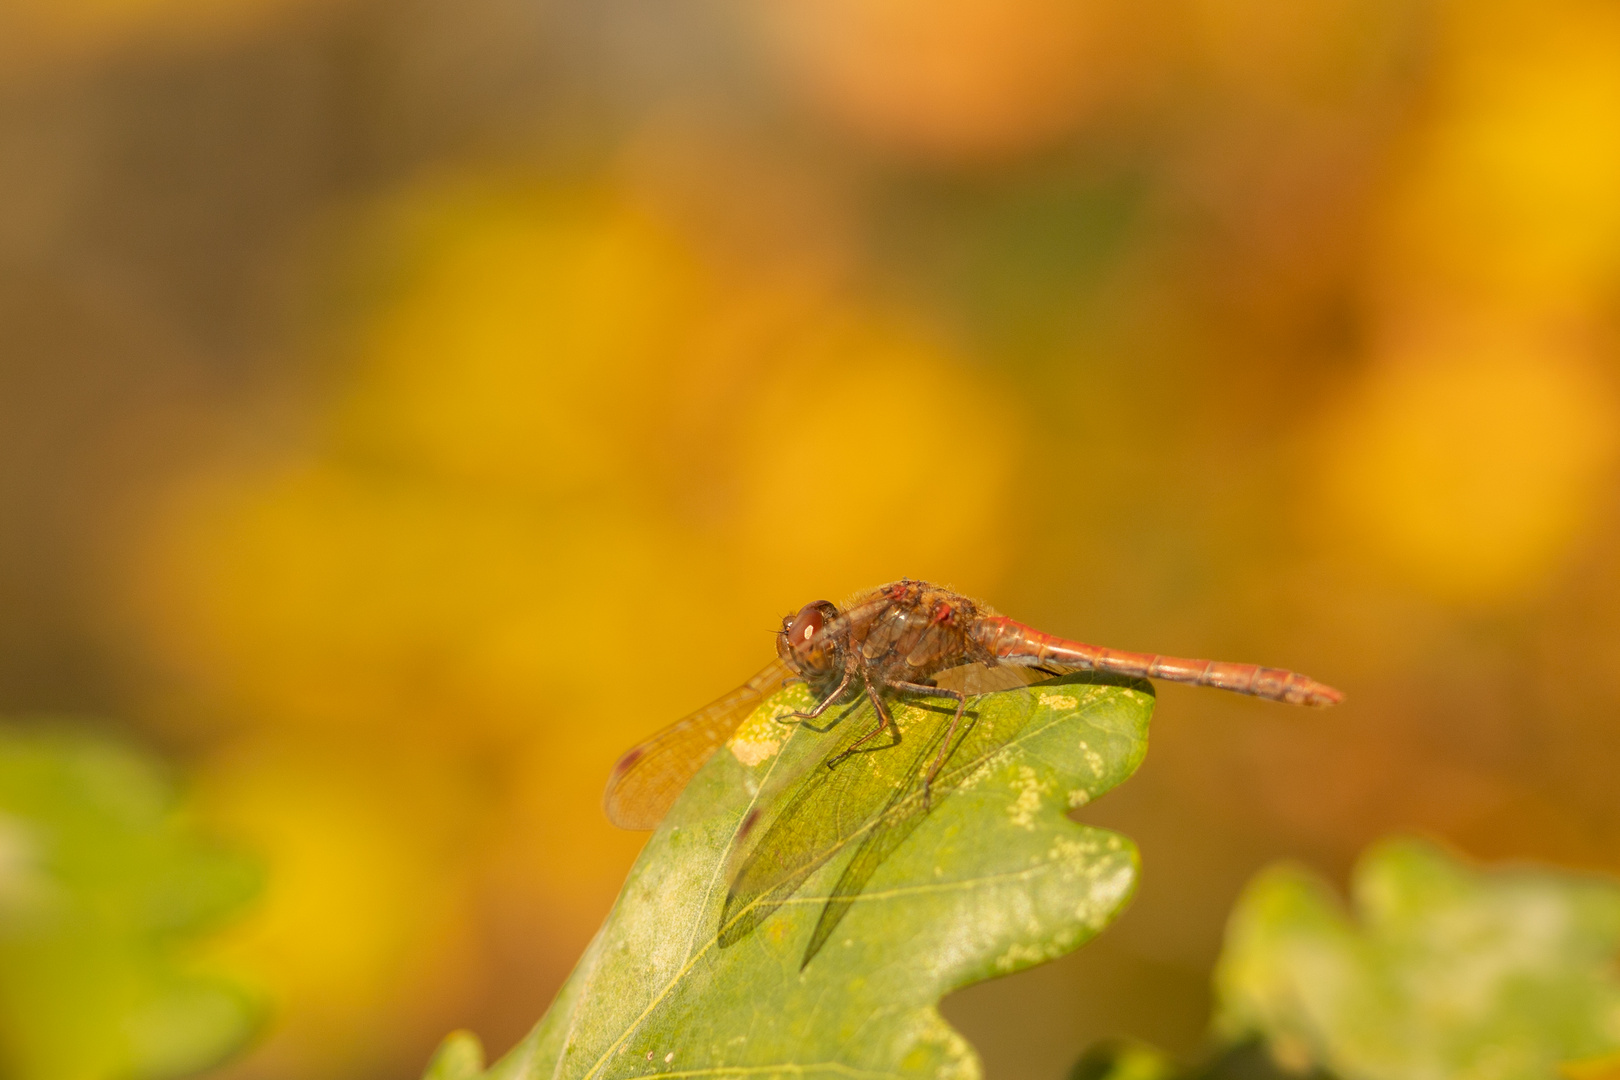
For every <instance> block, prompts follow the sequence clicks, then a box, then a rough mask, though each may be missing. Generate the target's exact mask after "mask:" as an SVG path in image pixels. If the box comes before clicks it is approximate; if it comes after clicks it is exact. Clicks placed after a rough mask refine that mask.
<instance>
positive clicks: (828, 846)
mask: <svg viewBox="0 0 1620 1080" xmlns="http://www.w3.org/2000/svg"><path fill="white" fill-rule="evenodd" d="M886 700H887V702H888V704H889V706H890V711H891V713H893V714H894V716H895V719H896V721H897V722H898V723H899V725H900V728H901V736H902V737H901V741H900V743H899V744H898V745H897V744H895V743H894V742H893V741H891V740H890V739H889V738H888V736H886V735H878V736H877V737H876V738H873V739H871V740H870V741H869V742H866V743H865V744H864V745H863V746H862V747H861V748H860V750H858V751H857V752H855V753H853V754H851V755H850V756H849V757H847V758H845V759H843V760H842V761H839V762H838V764H837V766H836V767H826V766H825V763H826V762H828V761H831V760H834V759H836V758H837V756H838V755H839V754H841V753H843V752H844V751H845V750H847V749H849V747H850V746H851V744H853V743H855V742H856V741H857V740H860V739H861V738H862V737H863V736H866V735H868V734H869V733H870V732H871V731H872V730H873V728H874V727H875V726H876V724H877V714H876V710H874V709H873V708H872V707H871V705H870V704H868V703H866V702H861V704H860V705H859V707H857V708H856V709H855V711H853V712H852V713H851V714H850V715H849V716H848V717H847V718H845V719H844V720H842V721H840V722H839V724H838V726H837V727H836V728H835V729H834V731H833V732H831V733H829V734H828V735H826V736H825V737H823V738H822V739H821V740H820V742H819V743H818V744H817V746H816V747H815V749H814V751H813V753H812V754H811V755H810V756H809V758H808V760H810V761H813V762H814V767H812V768H811V770H810V771H809V772H808V774H802V773H797V772H795V773H794V774H792V775H794V777H795V780H796V786H794V787H791V788H790V789H788V790H785V791H783V792H781V795H780V797H778V798H774V799H767V798H764V797H762V798H761V799H760V800H759V804H758V805H759V807H760V811H759V812H757V813H751V814H750V815H749V817H748V818H746V819H744V821H743V824H742V827H741V828H740V829H739V831H738V845H737V846H736V847H735V848H734V849H733V856H732V864H731V867H730V873H729V878H730V881H731V889H730V892H729V893H728V895H727V896H726V902H725V906H724V908H723V909H722V911H721V916H720V945H721V947H722V948H724V947H726V946H729V945H732V944H735V943H736V942H738V941H740V940H742V939H743V938H744V937H746V936H747V935H748V934H749V933H750V932H751V931H752V930H753V929H754V927H756V926H758V925H759V924H760V923H761V922H763V921H764V920H765V919H766V918H768V917H769V916H770V915H771V913H772V912H774V911H775V910H776V909H777V908H779V907H781V906H782V905H783V904H784V903H786V902H787V901H788V900H789V899H790V898H791V897H792V896H793V894H794V893H795V892H797V891H798V889H799V887H800V886H801V885H803V884H804V882H805V881H806V880H807V879H808V878H809V877H810V875H811V874H813V873H815V871H816V870H818V869H819V868H820V867H822V866H824V865H825V864H826V863H827V862H828V861H830V860H832V859H834V858H836V857H837V856H838V855H840V854H842V853H847V852H849V851H850V850H852V849H854V848H856V847H861V846H862V845H863V844H865V843H867V842H868V839H869V836H870V834H872V832H873V831H874V829H881V830H885V831H886V830H888V829H889V828H890V827H891V826H893V825H898V824H900V821H901V817H900V815H898V814H897V813H896V811H895V808H896V807H897V806H901V805H905V806H907V807H911V808H912V809H916V810H918V811H920V810H921V802H922V797H921V789H922V778H923V775H924V774H925V773H926V772H927V770H928V767H929V766H930V765H931V764H932V762H933V760H934V758H935V756H936V755H937V754H938V750H939V742H940V740H941V739H943V738H944V737H945V731H946V729H947V728H948V727H949V726H950V720H951V717H952V715H954V713H955V711H956V702H955V701H953V700H951V699H948V698H934V699H929V700H926V701H922V702H917V701H916V700H915V699H914V698H909V697H908V698H906V699H901V698H898V697H895V696H892V695H886ZM908 701H909V702H910V704H912V705H920V708H912V707H907V702H908ZM975 718H976V714H974V713H972V711H971V710H970V711H969V713H968V715H966V716H964V717H963V724H962V726H961V728H959V730H958V733H957V736H956V740H957V741H958V742H960V739H961V738H962V735H963V734H964V733H965V732H966V731H967V730H969V729H971V727H972V726H973V724H974V722H975ZM913 804H914V805H913ZM767 814H768V815H770V816H769V817H764V816H763V815H767ZM916 818H917V821H918V822H920V821H921V813H920V812H919V813H918V814H917V815H916ZM912 827H915V826H914V825H913V826H912ZM909 833H910V828H905V829H904V830H903V831H902V833H901V834H900V835H898V836H896V837H895V838H894V839H893V844H898V843H899V842H900V840H903V839H904V838H905V835H909ZM893 844H888V843H885V845H883V846H882V854H880V855H877V858H876V861H874V862H872V863H871V865H872V868H873V869H875V868H876V865H877V863H880V862H882V860H883V859H885V858H887V857H888V853H889V852H890V851H892V850H893ZM846 876H847V875H846ZM867 876H870V875H869V874H868V875H867ZM864 884H865V877H861V878H860V880H859V882H853V881H852V882H851V888H852V889H853V891H854V892H858V891H859V890H860V887H861V886H862V885H864Z"/></svg>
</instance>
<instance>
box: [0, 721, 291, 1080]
mask: <svg viewBox="0 0 1620 1080" xmlns="http://www.w3.org/2000/svg"><path fill="white" fill-rule="evenodd" d="M258 887H259V870H258V867H257V865H256V864H255V863H253V862H252V861H251V860H249V859H247V858H245V857H244V856H242V855H239V854H236V853H233V852H230V851H227V850H224V849H221V848H218V847H216V846H214V845H212V844H210V843H209V842H207V841H206V840H205V839H204V838H203V837H202V836H200V835H199V834H198V832H197V830H196V829H195V828H194V827H193V826H192V825H191V823H190V822H188V821H187V820H186V818H185V816H184V814H183V812H182V808H181V806H180V805H179V803H178V801H177V799H176V797H175V793H174V791H173V790H172V788H171V787H170V785H169V784H168V783H167V782H166V780H165V778H164V776H163V775H162V773H161V772H160V771H159V769H158V768H157V766H156V765H155V763H153V762H152V761H151V760H149V759H147V758H145V757H143V756H141V755H140V754H138V753H136V752H134V751H132V750H130V749H128V748H126V747H123V746H120V745H118V744H115V743H112V742H108V741H105V740H102V739H99V738H96V737H93V736H91V735H88V734H83V733H76V732H69V731H62V730H22V729H18V728H10V727H0V1072H3V1074H4V1075H5V1076H7V1077H9V1078H13V1080H100V1078H103V1077H108V1078H111V1077H117V1078H126V1077H134V1078H141V1080H145V1078H162V1077H173V1076H181V1075H185V1074H188V1073H193V1072H196V1071H199V1070H201V1069H204V1068H207V1067H209V1066H211V1065H214V1064H216V1063H217V1062H219V1061H220V1060H221V1059H222V1058H223V1057H225V1056H226V1055H227V1054H229V1053H230V1052H231V1051H233V1050H235V1049H236V1048H238V1047H239V1046H241V1045H242V1044H243V1042H244V1041H245V1040H246V1039H247V1038H248V1037H249V1035H250V1034H251V1033H252V1031H253V1030H254V1028H255V1027H256V1025H257V1023H258V1020H259V1018H260V1014H261V1011H262V1010H261V1007H260V1004H259V1002H258V1001H257V1000H256V999H255V998H254V997H253V996H252V995H250V994H249V993H247V992H246V991H244V990H243V989H242V988H240V987H238V986H236V985H235V984H234V983H232V982H230V981H229V980H228V979H225V978H223V977H221V976H219V975H216V974H213V973H211V972H209V971H208V970H206V968H205V967H204V966H202V965H201V964H199V963H198V962H196V961H195V960H194V959H192V958H191V957H189V956H188V947H189V946H191V945H192V943H193V941H194V939H196V938H197V937H198V936H199V935H200V934H202V933H203V932H205V931H207V930H208V929H210V928H212V927H214V926H216V925H218V924H219V923H220V922H221V921H222V920H224V919H225V918H226V917H227V916H229V915H230V914H232V913H233V912H235V911H236V910H238V909H239V908H240V907H241V906H242V905H243V903H244V902H246V901H247V900H248V899H249V898H250V897H252V896H253V895H254V893H255V892H256V891H257V890H258Z"/></svg>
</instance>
